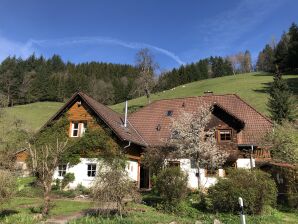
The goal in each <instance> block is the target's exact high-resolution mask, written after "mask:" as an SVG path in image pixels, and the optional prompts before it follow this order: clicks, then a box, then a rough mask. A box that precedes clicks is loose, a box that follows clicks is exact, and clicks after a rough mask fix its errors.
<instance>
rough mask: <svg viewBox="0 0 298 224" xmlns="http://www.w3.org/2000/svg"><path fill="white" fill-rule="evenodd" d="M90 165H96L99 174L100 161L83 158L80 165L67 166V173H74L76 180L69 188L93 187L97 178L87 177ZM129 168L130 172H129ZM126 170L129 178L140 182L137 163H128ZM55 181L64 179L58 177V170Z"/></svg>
mask: <svg viewBox="0 0 298 224" xmlns="http://www.w3.org/2000/svg"><path fill="white" fill-rule="evenodd" d="M90 163H96V164H97V166H96V169H97V172H98V170H99V169H100V160H98V159H96V158H94V159H86V158H81V159H80V163H78V164H76V165H74V166H67V169H66V173H74V175H75V180H74V181H73V182H72V183H70V184H69V185H68V187H69V188H71V189H74V188H76V187H77V186H78V185H79V184H82V185H83V186H84V187H91V186H92V183H93V181H94V179H95V177H88V175H87V166H88V164H90ZM128 167H129V170H128ZM126 170H127V172H128V176H129V177H130V178H131V179H132V180H134V181H138V162H137V161H130V160H129V161H128V162H127V166H126ZM53 179H63V177H59V176H58V168H57V169H56V171H55V173H54V177H53Z"/></svg>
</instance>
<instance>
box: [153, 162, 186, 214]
mask: <svg viewBox="0 0 298 224" xmlns="http://www.w3.org/2000/svg"><path fill="white" fill-rule="evenodd" d="M187 179H188V177H187V175H186V174H185V173H184V172H182V171H181V170H180V168H179V167H167V168H165V169H164V170H162V171H161V172H160V173H159V174H158V175H157V177H156V185H155V186H154V187H155V188H156V191H157V193H158V194H159V195H160V197H161V199H162V203H163V205H165V206H166V207H176V206H177V205H178V204H179V203H180V202H181V201H182V200H183V199H185V198H186V196H187V192H188V189H187ZM167 210H168V209H167Z"/></svg>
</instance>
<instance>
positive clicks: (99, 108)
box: [43, 92, 146, 146]
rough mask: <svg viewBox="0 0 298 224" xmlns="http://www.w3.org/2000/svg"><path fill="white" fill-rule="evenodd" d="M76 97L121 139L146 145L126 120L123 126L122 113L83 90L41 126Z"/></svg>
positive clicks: (58, 114) (58, 113)
mask: <svg viewBox="0 0 298 224" xmlns="http://www.w3.org/2000/svg"><path fill="white" fill-rule="evenodd" d="M77 97H81V99H82V100H84V101H85V103H86V104H87V105H88V106H89V107H90V108H91V109H92V110H93V111H94V112H95V114H96V115H97V116H98V117H99V118H100V119H101V120H102V121H103V122H104V123H105V124H106V125H107V126H108V127H109V128H111V130H112V131H114V133H115V134H116V135H117V136H118V137H119V138H120V139H121V140H126V141H131V142H133V143H136V144H138V145H142V146H146V142H145V141H144V139H143V138H142V137H141V136H140V134H139V133H138V132H137V130H136V129H135V128H134V127H133V126H132V125H131V124H130V122H128V124H127V127H126V128H125V127H124V125H123V124H124V122H123V121H124V118H123V115H121V114H119V113H117V112H115V111H113V110H112V109H110V108H109V107H107V106H105V105H103V104H101V103H99V102H97V101H96V100H94V99H93V98H91V97H90V96H88V95H87V94H85V93H83V92H77V93H75V94H74V95H73V96H72V97H71V98H70V99H69V101H68V102H67V103H65V104H64V106H63V107H62V108H60V110H59V111H58V112H57V113H56V114H55V115H54V116H53V117H52V118H51V119H50V120H49V121H48V122H47V123H46V124H45V125H44V126H43V127H45V126H46V125H47V124H49V123H50V122H51V121H52V120H54V119H56V118H57V117H59V116H60V114H62V113H63V112H64V111H65V110H66V108H67V107H68V105H70V104H72V103H73V102H74V101H75V100H76V99H77Z"/></svg>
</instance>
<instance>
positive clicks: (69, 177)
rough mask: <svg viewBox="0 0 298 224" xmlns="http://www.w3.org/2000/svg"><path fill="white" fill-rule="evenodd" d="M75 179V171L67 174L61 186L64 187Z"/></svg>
mask: <svg viewBox="0 0 298 224" xmlns="http://www.w3.org/2000/svg"><path fill="white" fill-rule="evenodd" d="M74 180H75V175H74V173H67V174H65V175H64V177H63V179H62V181H61V188H62V189H64V188H65V187H66V186H67V185H68V184H69V183H71V182H73V181H74Z"/></svg>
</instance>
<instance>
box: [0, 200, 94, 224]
mask: <svg viewBox="0 0 298 224" xmlns="http://www.w3.org/2000/svg"><path fill="white" fill-rule="evenodd" d="M41 205H42V198H28V197H16V198H14V199H13V200H11V201H10V202H9V203H7V204H5V205H4V206H2V207H1V210H2V212H0V223H10V224H14V223H25V224H26V223H28V224H29V223H30V224H34V223H38V220H36V219H35V218H34V217H35V215H37V213H39V211H40V206H41ZM52 205H53V207H52V209H51V211H50V215H49V216H50V217H53V216H57V215H68V214H71V213H74V212H80V211H83V210H85V209H88V208H90V207H91V206H92V205H91V203H90V202H85V201H74V200H70V199H56V200H53V201H52Z"/></svg>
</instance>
